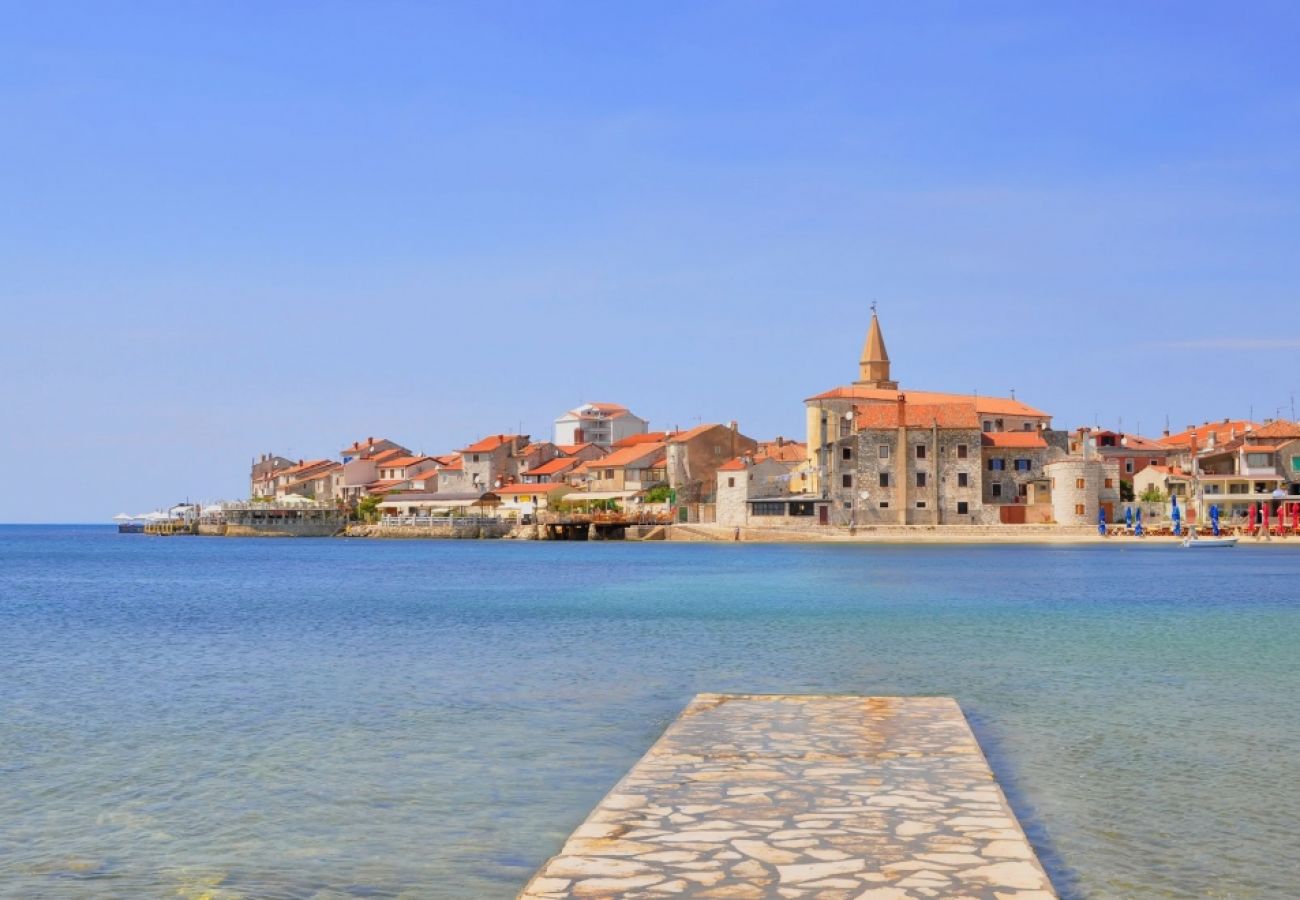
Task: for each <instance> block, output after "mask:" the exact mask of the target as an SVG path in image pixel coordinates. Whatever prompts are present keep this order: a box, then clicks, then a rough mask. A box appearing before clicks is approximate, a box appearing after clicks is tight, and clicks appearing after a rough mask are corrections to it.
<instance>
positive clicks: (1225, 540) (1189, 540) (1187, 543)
mask: <svg viewBox="0 0 1300 900" xmlns="http://www.w3.org/2000/svg"><path fill="white" fill-rule="evenodd" d="M1183 546H1184V547H1235V546H1237V539H1236V538H1235V537H1217V538H1216V537H1210V538H1197V537H1186V538H1183Z"/></svg>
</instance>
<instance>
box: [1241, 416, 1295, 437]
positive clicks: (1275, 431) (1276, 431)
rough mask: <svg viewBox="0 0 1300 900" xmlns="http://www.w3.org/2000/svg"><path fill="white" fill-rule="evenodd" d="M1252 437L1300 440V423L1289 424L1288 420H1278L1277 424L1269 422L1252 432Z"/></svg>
mask: <svg viewBox="0 0 1300 900" xmlns="http://www.w3.org/2000/svg"><path fill="white" fill-rule="evenodd" d="M1251 436H1252V437H1259V438H1284V439H1296V438H1300V422H1288V421H1287V420H1286V419H1278V420H1277V421H1275V422H1269V423H1268V424H1267V425H1261V426H1260V427H1258V428H1256V429H1255V430H1254V431H1252V432H1251Z"/></svg>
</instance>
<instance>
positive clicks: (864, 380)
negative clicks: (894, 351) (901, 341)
mask: <svg viewBox="0 0 1300 900" xmlns="http://www.w3.org/2000/svg"><path fill="white" fill-rule="evenodd" d="M854 383H855V384H858V385H861V386H862V387H870V388H880V389H883V390H890V391H893V390H897V389H898V382H897V381H890V380H889V351H888V350H886V349H885V335H884V333H883V332H881V330H880V318H879V317H878V316H877V315H876V304H875V303H872V304H871V327H870V328H869V329H867V340H866V343H864V344H863V345H862V359H861V360H859V361H858V380H857V381H856V382H854Z"/></svg>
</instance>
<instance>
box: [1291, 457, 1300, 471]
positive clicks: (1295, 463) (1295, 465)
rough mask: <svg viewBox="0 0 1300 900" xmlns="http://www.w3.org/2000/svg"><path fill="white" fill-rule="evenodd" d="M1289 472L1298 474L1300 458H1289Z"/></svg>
mask: <svg viewBox="0 0 1300 900" xmlns="http://www.w3.org/2000/svg"><path fill="white" fill-rule="evenodd" d="M1291 471H1293V472H1300V456H1293V457H1291Z"/></svg>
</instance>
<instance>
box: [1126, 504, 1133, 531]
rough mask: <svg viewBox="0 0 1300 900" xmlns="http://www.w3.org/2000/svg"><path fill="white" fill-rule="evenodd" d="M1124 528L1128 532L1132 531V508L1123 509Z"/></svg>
mask: <svg viewBox="0 0 1300 900" xmlns="http://www.w3.org/2000/svg"><path fill="white" fill-rule="evenodd" d="M1124 526H1125V527H1126V528H1128V529H1129V530H1130V531H1132V530H1133V507H1131V506H1126V507H1124Z"/></svg>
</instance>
